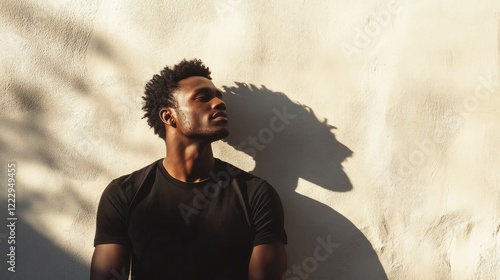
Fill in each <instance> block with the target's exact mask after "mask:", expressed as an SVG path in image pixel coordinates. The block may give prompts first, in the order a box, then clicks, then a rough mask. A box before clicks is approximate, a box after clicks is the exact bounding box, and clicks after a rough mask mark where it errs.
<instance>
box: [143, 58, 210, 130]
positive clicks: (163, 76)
mask: <svg viewBox="0 0 500 280" xmlns="http://www.w3.org/2000/svg"><path fill="white" fill-rule="evenodd" d="M210 74H211V72H210V69H209V68H208V67H206V66H205V65H204V64H203V62H202V61H201V60H200V59H193V60H186V59H183V60H182V61H181V62H179V63H178V64H177V65H174V66H173V67H172V68H169V67H168V66H167V67H165V68H163V70H161V72H160V75H157V74H156V75H154V76H153V78H152V79H151V80H150V81H149V82H148V83H147V84H146V89H145V91H144V96H143V97H142V100H143V101H144V102H143V106H142V110H143V111H145V114H144V116H143V117H142V118H143V119H144V118H147V121H148V125H149V126H150V127H152V128H153V129H154V132H155V134H158V136H160V138H162V139H163V140H165V137H166V131H165V125H164V124H163V122H162V121H161V119H160V115H159V114H160V110H161V109H162V108H164V107H172V108H176V106H177V102H176V100H175V99H174V97H173V96H172V93H173V92H174V91H175V90H177V89H178V88H179V81H181V80H183V79H186V78H189V77H192V76H201V77H205V78H207V79H209V80H212V78H211V77H210Z"/></svg>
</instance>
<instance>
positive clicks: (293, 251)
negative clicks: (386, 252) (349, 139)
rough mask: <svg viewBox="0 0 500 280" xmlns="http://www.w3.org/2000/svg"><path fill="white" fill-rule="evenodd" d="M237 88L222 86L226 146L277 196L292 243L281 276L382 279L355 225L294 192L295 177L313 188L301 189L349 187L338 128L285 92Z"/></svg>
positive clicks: (347, 154) (339, 189)
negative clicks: (245, 157)
mask: <svg viewBox="0 0 500 280" xmlns="http://www.w3.org/2000/svg"><path fill="white" fill-rule="evenodd" d="M235 84H236V85H235V86H230V87H228V86H224V87H223V90H224V92H225V93H224V94H223V96H224V101H225V102H226V104H227V113H228V115H229V131H230V135H229V137H228V138H227V139H225V140H224V141H225V142H226V143H227V144H229V145H231V146H232V147H234V148H235V149H236V150H239V151H242V152H244V153H246V154H248V155H250V156H251V157H252V158H253V160H254V161H255V168H254V170H252V171H251V173H252V174H255V175H257V176H259V177H262V178H265V179H266V180H268V181H269V182H270V183H271V184H272V185H273V186H274V187H275V188H276V190H277V191H278V193H279V194H280V197H281V200H282V202H283V207H284V210H285V228H286V230H287V234H288V243H289V244H288V245H287V253H288V270H287V272H286V273H285V279H387V276H386V274H385V272H384V269H383V267H382V265H381V263H380V261H379V259H378V256H377V254H376V253H375V251H374V250H373V247H372V245H371V244H370V242H369V241H368V239H367V238H366V237H365V236H364V234H363V233H362V232H361V231H360V230H359V229H357V228H356V226H354V224H353V223H351V222H350V221H349V220H348V219H347V218H346V217H344V216H343V215H341V214H340V213H338V212H336V211H335V210H333V209H332V208H331V207H329V206H328V205H325V204H323V203H321V202H318V201H316V200H314V199H311V198H309V197H308V196H305V195H302V194H300V193H298V192H296V188H297V186H298V182H299V178H302V179H303V180H305V181H308V182H311V183H313V184H314V185H312V184H304V185H310V187H305V188H302V189H304V190H303V191H302V192H304V191H305V192H307V193H308V192H311V193H314V192H315V190H317V186H319V187H322V188H324V189H327V190H331V191H335V192H347V191H350V190H351V189H352V184H351V182H350V180H349V178H348V176H347V175H346V173H345V172H344V171H343V169H342V162H343V161H344V160H345V159H346V158H348V157H350V156H351V155H352V151H351V150H350V149H349V148H348V147H346V146H345V145H343V144H342V143H340V142H339V141H337V139H336V138H335V135H334V134H333V133H332V129H335V127H333V126H330V125H329V124H328V123H327V122H326V120H324V121H321V120H319V119H318V118H317V117H316V116H315V114H314V112H313V111H312V109H311V108H309V107H307V106H305V105H301V104H298V103H295V102H293V101H291V100H290V99H289V98H288V97H287V96H286V95H284V94H283V93H279V92H274V91H271V90H269V89H267V88H266V87H265V86H262V87H261V88H258V87H256V86H255V85H247V84H245V83H239V82H236V83H235ZM301 185H302V183H301ZM331 204H334V202H333V203H331Z"/></svg>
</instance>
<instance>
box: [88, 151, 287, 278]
mask: <svg viewBox="0 0 500 280" xmlns="http://www.w3.org/2000/svg"><path fill="white" fill-rule="evenodd" d="M283 219H284V218H283V208H282V205H281V201H280V199H279V197H278V194H277V193H276V191H275V190H274V189H273V187H272V186H271V185H269V184H268V183H267V182H266V181H265V180H263V179H260V178H258V177H255V176H253V175H250V174H248V173H246V172H244V171H242V170H241V169H238V168H236V167H234V166H232V165H230V164H228V163H226V162H223V161H221V160H218V159H216V160H215V167H214V171H213V172H212V173H211V174H210V178H208V179H206V180H204V181H202V182H198V183H185V182H181V181H179V180H176V179H175V178H173V177H172V176H170V174H168V172H167V171H166V170H165V168H164V167H163V164H162V161H161V160H159V161H157V162H155V163H153V164H151V165H149V166H146V167H145V168H143V169H140V170H138V171H136V172H134V173H131V174H129V175H126V176H122V177H120V178H117V179H115V180H113V181H112V182H111V183H110V184H109V185H108V186H107V187H106V189H105V190H104V192H103V194H102V197H101V200H100V203H99V207H98V211H97V227H96V236H95V240H94V246H95V245H98V244H109V243H117V244H124V245H126V246H128V247H129V248H130V251H131V254H132V276H135V278H134V279H136V280H141V279H148V280H149V279H231V280H234V279H247V278H248V264H249V260H250V256H251V253H252V249H253V247H254V246H256V245H259V244H266V243H272V242H276V241H281V242H283V243H285V244H286V243H287V237H286V233H285V230H284V227H283Z"/></svg>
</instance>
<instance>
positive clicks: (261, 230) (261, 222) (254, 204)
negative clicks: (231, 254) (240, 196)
mask: <svg viewBox="0 0 500 280" xmlns="http://www.w3.org/2000/svg"><path fill="white" fill-rule="evenodd" d="M250 203H251V208H252V219H253V223H254V230H255V238H254V246H257V245H260V244H268V243H273V242H277V241H281V242H283V243H284V244H287V242H288V241H287V236H286V232H285V228H284V213H283V206H282V204H281V200H280V198H279V196H278V193H277V192H276V190H275V189H274V188H273V187H272V186H271V185H270V184H269V183H267V182H266V181H264V182H263V183H262V184H261V185H260V186H259V188H258V189H257V190H256V192H255V194H254V195H253V199H252V200H251V202H250Z"/></svg>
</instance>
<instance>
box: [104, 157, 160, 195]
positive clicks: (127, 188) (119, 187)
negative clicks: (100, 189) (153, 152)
mask: <svg viewBox="0 0 500 280" xmlns="http://www.w3.org/2000/svg"><path fill="white" fill-rule="evenodd" d="M158 161H159V160H156V161H154V162H153V163H151V164H148V165H146V166H144V167H142V168H140V169H138V170H135V171H133V172H131V173H129V174H126V175H122V176H120V177H118V178H115V179H113V180H112V181H111V182H110V183H109V185H108V186H107V187H106V189H105V190H104V192H124V193H126V194H129V195H133V194H134V193H135V192H136V191H137V190H138V189H139V187H140V186H141V185H143V184H144V183H145V182H148V181H150V180H154V174H155V171H156V168H157V164H158Z"/></svg>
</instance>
